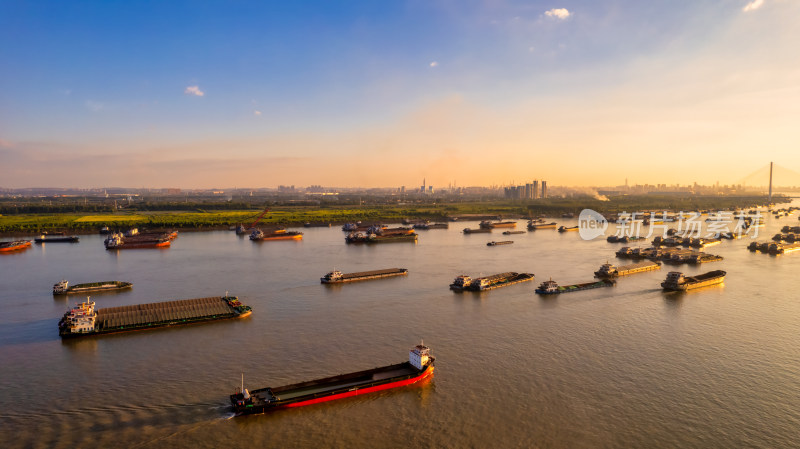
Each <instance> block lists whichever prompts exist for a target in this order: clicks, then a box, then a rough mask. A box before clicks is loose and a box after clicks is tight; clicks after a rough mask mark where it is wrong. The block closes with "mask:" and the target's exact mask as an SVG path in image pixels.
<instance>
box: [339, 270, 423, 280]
mask: <svg viewBox="0 0 800 449" xmlns="http://www.w3.org/2000/svg"><path fill="white" fill-rule="evenodd" d="M407 272H408V270H406V269H405V268H387V269H385V270H372V271H358V272H355V273H343V274H342V278H343V279H358V278H362V277H370V276H387V275H392V274H406V273H407Z"/></svg>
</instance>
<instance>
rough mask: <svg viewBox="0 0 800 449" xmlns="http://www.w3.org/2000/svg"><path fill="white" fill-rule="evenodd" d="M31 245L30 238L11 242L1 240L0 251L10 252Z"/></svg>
mask: <svg viewBox="0 0 800 449" xmlns="http://www.w3.org/2000/svg"><path fill="white" fill-rule="evenodd" d="M30 247H31V241H30V240H14V241H11V242H0V253H10V252H13V251H22V250H24V249H28V248H30Z"/></svg>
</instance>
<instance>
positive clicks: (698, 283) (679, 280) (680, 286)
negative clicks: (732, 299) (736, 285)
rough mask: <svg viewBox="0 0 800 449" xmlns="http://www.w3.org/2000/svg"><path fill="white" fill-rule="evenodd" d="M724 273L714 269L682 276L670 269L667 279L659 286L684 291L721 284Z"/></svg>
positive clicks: (669, 289) (668, 289)
mask: <svg viewBox="0 0 800 449" xmlns="http://www.w3.org/2000/svg"><path fill="white" fill-rule="evenodd" d="M726 274H727V273H726V272H724V271H722V270H714V271H709V272H708V273H703V274H699V275H697V276H684V275H683V273H681V272H680V271H670V272H669V274H667V279H665V280H664V282H662V283H661V288H663V289H664V290H667V291H686V290H692V289H695V288H700V287H706V286H709V285H716V284H721V283H722V281H724V280H725V275H726Z"/></svg>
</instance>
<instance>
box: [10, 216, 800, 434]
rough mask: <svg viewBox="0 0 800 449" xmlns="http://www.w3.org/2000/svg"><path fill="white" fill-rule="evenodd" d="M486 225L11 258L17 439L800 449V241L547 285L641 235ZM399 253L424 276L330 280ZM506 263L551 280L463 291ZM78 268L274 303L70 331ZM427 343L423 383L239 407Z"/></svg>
mask: <svg viewBox="0 0 800 449" xmlns="http://www.w3.org/2000/svg"><path fill="white" fill-rule="evenodd" d="M560 221H562V222H563V223H564V224H567V225H574V224H576V223H577V222H576V220H560ZM518 223H519V224H518V229H524V226H525V221H523V220H520V221H519V222H518ZM787 224H789V225H793V226H795V225H798V224H800V223H798V221H797V217H795V216H791V217H786V218H781V219H775V218H772V217H771V216H770V217H769V218H768V219H767V227H766V228H765V229H761V230H760V231H759V232H760V234H761V235H760V238H759V240H766V239H769V238H770V237H771V236H772V235H773V234H775V233H776V232H777V231H778V229H779V228H780V227H781V226H783V225H787ZM476 226H477V222H464V223H451V226H450V229H449V230H430V231H420V232H419V234H420V236H419V242H418V243H417V244H413V243H393V244H383V245H373V246H363V245H345V243H344V233H343V232H342V231H341V230H340V229H339V228H338V227H332V228H309V229H302V231H303V232H304V233H305V236H304V239H303V240H302V241H278V242H262V243H254V242H251V241H250V240H248V239H247V238H242V237H237V236H236V235H235V234H234V233H233V232H226V231H213V232H196V233H192V232H186V233H181V235H180V236H179V237H178V239H177V240H175V241H174V242H173V244H172V247H171V248H169V249H163V250H157V249H147V250H127V251H126V250H123V251H119V252H112V251H106V250H105V249H104V248H103V243H102V240H103V237H102V236H100V235H91V236H82V238H81V241H80V243H77V244H69V243H47V244H45V245H36V244H35V245H34V247H33V248H31V249H29V250H27V251H25V252H21V253H17V254H11V255H2V256H0V305H2V308H3V313H2V315H0V393H2V394H0V447H3V448H23V447H26V448H27V447H33V448H39V447H41V448H49V447H56V448H76V447H80V448H108V447H129V448H139V447H141V448H160V447H176V448H204V447H281V448H286V447H342V448H344V447H369V448H376V447H414V446H421V447H453V448H462V447H568V448H583V447H585V448H599V447H637V448H639V447H647V448H675V447H681V448H694V447H697V448H711V447H719V448H733V447H749V448H781V447H798V445H799V444H800V438H799V436H800V430H798V429H800V295H799V294H798V291H799V289H798V287H800V270H799V269H800V252H796V253H792V254H787V255H783V256H778V257H775V256H769V255H765V254H761V253H751V252H749V251H747V249H746V246H747V245H748V244H749V243H750V241H751V240H750V238H744V239H741V240H735V241H723V242H722V244H720V245H717V246H713V247H710V248H708V250H707V251H708V252H710V253H714V254H720V255H722V256H724V258H725V260H724V261H722V262H714V263H708V264H704V265H701V266H689V265H683V266H681V271H684V272H685V273H700V272H705V271H709V270H714V269H723V270H726V271H727V272H728V275H727V278H726V279H725V283H724V284H723V285H721V286H716V287H708V288H704V289H701V290H699V291H694V292H690V293H685V294H675V293H664V292H662V291H661V289H660V286H659V284H660V283H661V281H662V280H663V279H664V277H665V276H666V273H667V272H668V271H670V270H672V269H674V268H673V267H672V266H669V265H667V266H665V267H664V268H663V269H661V270H658V271H654V272H649V273H643V274H636V275H632V276H628V277H624V278H622V279H620V280H619V281H618V283H617V286H616V287H613V288H601V289H596V290H589V291H584V292H576V293H570V294H562V295H560V296H556V297H539V296H537V295H535V294H534V292H533V290H534V288H535V287H536V286H537V285H538V284H539V283H540V282H541V281H544V280H547V279H549V278H550V277H552V278H553V279H554V280H557V281H559V282H560V283H562V284H566V283H574V282H587V281H590V280H592V273H593V272H594V271H595V270H597V269H598V268H599V267H600V265H601V264H603V263H604V262H606V261H607V260H608V261H614V260H615V257H614V251H616V250H617V249H618V248H620V247H621V246H624V245H621V244H612V243H607V242H606V241H605V239H598V240H593V241H583V240H581V239H580V237H579V236H578V233H576V232H569V233H563V234H560V233H558V232H555V231H554V230H540V231H536V232H528V233H525V234H519V235H511V236H504V235H501V234H500V232H501V231H502V230H495V231H494V232H493V233H492V234H474V235H463V234H462V233H461V230H462V229H463V228H464V227H476ZM612 226H613V225H612ZM490 240H514V242H515V243H514V244H513V245H504V246H496V247H487V246H486V243H487V242H488V241H490ZM629 246H633V245H629ZM616 262H617V263H618V264H624V263H626V262H624V261H621V260H616ZM391 267H401V268H408V269H409V274H408V276H401V277H394V278H388V279H381V280H374V281H366V282H361V283H352V284H346V285H341V286H325V285H321V284H320V282H319V278H320V277H321V276H322V275H324V274H325V273H327V272H328V271H331V270H332V269H334V268H335V269H339V270H341V271H344V272H353V271H364V270H371V269H380V268H391ZM503 271H519V272H532V273H535V274H536V281H534V282H527V283H522V284H518V285H513V286H509V287H506V288H500V289H495V290H492V291H488V292H482V293H469V292H468V293H455V292H452V291H450V290H449V289H448V285H449V284H450V283H451V282H452V281H453V278H454V277H455V276H457V275H459V274H469V275H472V276H478V275H489V274H494V273H498V272H503ZM62 278H63V279H68V280H69V281H70V282H72V283H73V284H74V283H82V282H94V281H101V280H121V281H130V282H133V284H134V287H133V289H132V290H129V291H125V292H120V293H116V294H97V295H94V296H93V297H92V299H93V300H95V301H96V302H97V307H99V308H102V307H114V306H121V305H128V304H139V303H147V302H158V301H165V300H171V299H184V298H195V297H205V296H215V295H220V296H221V295H223V294H224V293H225V292H226V291H227V292H229V293H230V294H232V295H236V296H238V297H239V298H240V299H241V300H242V301H243V302H244V303H245V304H248V305H250V306H252V307H253V310H254V312H253V314H252V316H250V317H248V318H245V319H241V320H229V321H222V322H215V323H208V324H200V325H193V326H187V327H176V328H164V329H158V330H151V331H141V332H132V333H122V334H113V335H106V336H97V337H86V338H81V339H74V340H68V341H62V340H61V339H60V338H59V336H58V331H57V322H58V320H59V318H60V317H61V315H62V314H63V313H64V311H65V310H66V309H67V307H68V306H70V305H72V304H75V303H76V302H77V301H78V300H81V299H83V298H82V297H80V296H70V297H69V300H66V299H63V297H54V296H53V295H52V294H51V287H52V285H53V284H54V283H55V282H57V281H59V280H61V279H62ZM421 339H424V341H425V344H426V345H428V346H430V347H431V351H432V353H433V355H435V356H436V372H435V374H434V376H433V378H432V379H430V380H428V381H426V382H424V383H422V384H418V385H414V386H410V387H403V388H396V389H392V390H388V391H384V392H379V393H375V394H371V395H365V396H360V397H354V398H347V399H342V400H337V401H331V402H327V403H323V404H317V405H312V406H308V407H301V408H296V409H288V410H283V411H277V412H273V413H269V414H266V415H259V416H246V417H236V418H233V417H232V413H231V410H230V407H229V403H228V395H229V394H231V393H232V392H234V390H235V389H236V388H238V387H239V384H240V381H241V375H242V373H243V374H244V381H245V386H247V387H249V388H251V389H254V388H260V387H265V386H279V385H284V384H288V383H295V382H300V381H304V380H311V379H315V378H319V377H326V376H331V375H335V374H340V373H347V372H352V371H359V370H364V369H369V368H373V367H377V366H383V365H390V364H393V363H398V362H402V361H404V360H406V358H407V356H408V349H409V348H411V347H412V346H413V345H415V344H417V343H418V342H419V341H420V340H421Z"/></svg>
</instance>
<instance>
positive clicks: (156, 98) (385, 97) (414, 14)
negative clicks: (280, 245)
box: [0, 0, 800, 189]
mask: <svg viewBox="0 0 800 449" xmlns="http://www.w3.org/2000/svg"><path fill="white" fill-rule="evenodd" d="M798 23H800V1H797V0H672V1H663V0H661V1H660V0H653V1H640V0H625V1H623V0H606V1H596V0H566V1H561V0H553V1H539V0H529V1H516V0H507V1H505V0H485V1H473V0H459V1H457V0H411V1H388V2H386V1H361V0H348V1H310V0H309V1H302V0H298V1H288V2H287V1H272V0H263V1H235V0H231V1H224V2H217V1H200V0H194V1H186V2H181V1H131V0H125V1H114V0H104V1H79V0H74V1H69V2H64V1H46V0H41V1H24V0H0V187H2V188H25V187H79V188H97V187H111V186H118V187H150V188H165V187H177V188H186V189H193V188H263V187H276V186H278V185H282V184H285V185H297V186H307V185H312V184H319V185H323V186H337V187H399V186H407V187H411V186H417V185H420V184H421V183H422V180H423V179H425V180H426V182H427V184H428V185H433V186H434V187H445V186H447V185H449V184H451V183H455V184H456V185H458V186H478V185H503V184H510V183H517V184H519V183H524V182H529V181H531V180H534V179H545V180H547V181H548V183H549V184H550V185H578V186H598V185H601V186H607V185H617V184H623V183H624V182H625V179H626V178H627V179H628V180H629V182H630V183H631V184H636V183H650V184H659V183H666V184H674V183H680V184H688V183H692V182H699V183H701V184H711V183H714V182H717V181H719V182H720V183H722V184H733V183H738V182H739V181H740V180H742V179H744V178H746V177H747V176H748V174H750V173H752V172H753V171H755V170H757V169H759V168H761V167H763V166H764V165H766V164H768V163H769V161H775V162H776V163H777V164H780V165H781V166H784V167H788V168H790V169H793V170H797V171H800V151H798V149H799V148H798V147H799V146H800V26H798V25H797V24H798ZM778 182H779V183H785V184H786V185H800V180H786V181H784V180H778ZM765 183H766V182H765Z"/></svg>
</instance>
